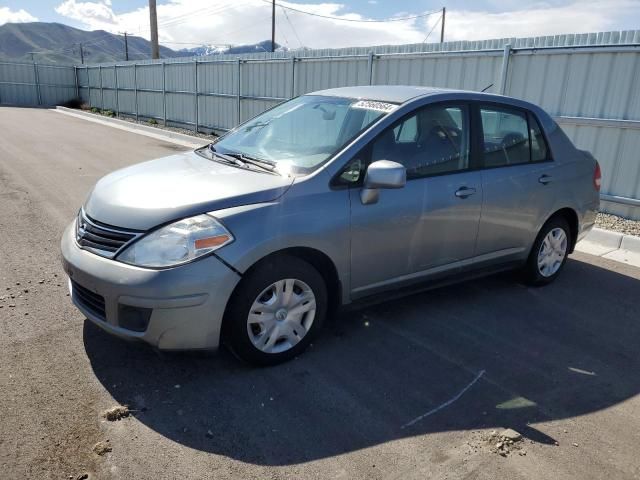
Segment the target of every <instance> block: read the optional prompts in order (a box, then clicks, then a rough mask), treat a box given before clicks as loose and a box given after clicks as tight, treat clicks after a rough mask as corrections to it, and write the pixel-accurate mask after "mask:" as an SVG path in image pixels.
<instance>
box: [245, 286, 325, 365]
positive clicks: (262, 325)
mask: <svg viewBox="0 0 640 480" xmlns="http://www.w3.org/2000/svg"><path fill="white" fill-rule="evenodd" d="M315 316H316V297H315V295H314V293H313V290H311V287H309V285H307V284H306V283H305V282H303V281H302V280H298V279H295V278H286V279H283V280H279V281H277V282H274V283H272V284H271V285H269V286H268V287H267V288H265V289H264V290H263V291H262V292H261V293H260V295H258V296H257V298H256V299H255V300H254V302H253V304H252V305H251V309H250V310H249V315H248V317H247V333H248V334H249V339H250V340H251V343H253V345H254V347H256V348H257V349H258V350H260V351H262V352H264V353H282V352H286V351H287V350H290V349H291V348H293V347H294V346H295V345H297V344H298V343H299V342H300V341H301V340H302V339H303V338H304V337H305V336H306V335H307V333H308V332H309V330H310V329H311V325H312V324H313V320H314V319H315Z"/></svg>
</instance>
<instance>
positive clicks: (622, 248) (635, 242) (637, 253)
mask: <svg viewBox="0 0 640 480" xmlns="http://www.w3.org/2000/svg"><path fill="white" fill-rule="evenodd" d="M576 251H578V252H582V253H588V254H590V255H595V256H597V257H603V258H608V259H610V260H615V261H617V262H622V263H626V264H629V265H633V266H635V267H640V237H636V236H634V235H624V234H622V233H618V232H612V231H609V230H604V229H602V228H594V229H593V230H592V231H591V232H589V234H588V235H587V236H586V237H585V238H584V239H583V240H582V241H581V242H579V243H578V244H577V245H576Z"/></svg>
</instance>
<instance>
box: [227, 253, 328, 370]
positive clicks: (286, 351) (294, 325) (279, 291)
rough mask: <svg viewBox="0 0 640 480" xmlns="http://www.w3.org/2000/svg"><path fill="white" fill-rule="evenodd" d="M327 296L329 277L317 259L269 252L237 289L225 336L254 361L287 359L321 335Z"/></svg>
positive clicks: (244, 357)
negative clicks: (316, 263) (326, 278)
mask: <svg viewBox="0 0 640 480" xmlns="http://www.w3.org/2000/svg"><path fill="white" fill-rule="evenodd" d="M327 300H328V298H327V286H326V284H325V281H324V279H323V277H322V275H321V274H320V273H319V272H318V271H317V270H316V269H315V268H314V267H313V266H312V265H310V264H309V263H307V262H305V261H304V260H301V259H300V258H297V257H293V256H290V255H278V256H275V257H273V258H269V259H267V260H264V261H263V262H262V263H260V264H258V265H257V266H256V267H255V268H254V269H253V270H251V271H250V272H249V274H248V275H246V276H245V277H244V278H243V279H242V281H241V282H240V284H239V285H238V288H237V289H236V291H235V292H234V294H233V296H232V298H231V300H230V302H229V306H228V307H227V311H226V314H225V318H224V323H223V341H224V343H225V344H226V345H227V346H228V347H229V348H230V350H231V351H232V352H233V353H234V354H235V355H236V356H237V357H238V358H240V359H241V360H244V361H246V362H248V363H251V364H253V365H260V366H266V365H276V364H278V363H282V362H285V361H287V360H290V359H291V358H293V357H295V356H297V355H299V354H300V353H302V352H303V351H304V350H305V349H306V348H307V347H308V346H309V344H310V343H311V341H312V340H313V339H314V338H315V336H316V335H317V333H318V331H319V330H320V329H321V327H322V324H323V323H324V320H325V316H326V313H327V305H328V301H327ZM313 304H315V308H314V305H313ZM261 317H264V319H263V318H261Z"/></svg>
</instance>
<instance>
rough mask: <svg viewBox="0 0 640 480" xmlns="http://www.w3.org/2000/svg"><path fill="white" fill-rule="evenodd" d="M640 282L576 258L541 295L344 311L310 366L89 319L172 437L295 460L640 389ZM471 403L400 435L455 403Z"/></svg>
mask: <svg viewBox="0 0 640 480" xmlns="http://www.w3.org/2000/svg"><path fill="white" fill-rule="evenodd" d="M639 293H640V281H639V280H638V279H636V278H632V277H630V276H625V275H622V274H619V273H616V272H613V271H610V270H606V269H602V268H599V267H596V266H593V265H590V264H588V263H584V262H581V261H577V260H570V261H569V262H568V263H567V265H566V270H565V271H564V272H563V275H562V276H561V277H560V278H559V279H558V280H557V281H556V282H555V283H554V284H553V285H550V286H547V287H545V288H539V289H533V288H527V287H525V286H523V285H521V284H518V283H517V282H516V281H515V280H514V279H513V276H512V275H500V276H495V277H489V278H485V279H481V280H477V281H473V282H468V283H464V284H459V285H455V286H450V287H446V288H442V289H439V290H434V291H430V292H427V293H423V294H419V295H414V296H411V297H408V298H404V299H400V300H396V301H393V302H390V303H386V304H382V305H377V306H375V307H370V308H367V309H364V310H360V311H356V312H351V313H349V314H346V315H343V317H344V318H341V319H339V320H340V321H336V322H333V324H332V325H330V326H329V327H328V328H327V329H326V331H325V332H324V334H323V335H321V338H320V339H319V341H318V342H317V344H315V345H313V346H312V347H311V348H310V349H309V350H308V351H307V352H306V353H305V354H304V355H303V356H301V357H300V358H298V359H296V360H294V361H292V362H290V363H288V364H285V365H281V366H278V367H273V368H263V369H253V368H250V367H247V366H244V365H241V364H240V363H239V362H237V361H236V360H235V359H234V358H233V357H231V355H229V354H228V353H227V352H226V351H222V352H220V353H219V354H217V355H214V356H210V357H201V356H196V355H186V354H180V355H178V354H172V355H159V354H157V353H155V352H154V351H152V350H151V349H149V348H146V347H143V346H138V345H135V344H130V343H126V342H122V341H121V340H118V339H115V338H112V337H110V336H109V335H107V334H106V333H103V332H102V331H101V330H99V329H98V328H97V327H95V326H93V325H92V324H91V323H90V322H88V321H86V322H85V328H84V343H85V348H86V351H87V355H88V356H89V359H90V362H91V365H92V367H93V369H94V371H95V374H96V376H97V378H98V379H99V381H100V382H101V383H102V384H103V385H104V387H105V388H106V389H107V390H108V391H109V392H110V393H111V395H113V397H114V398H115V399H116V400H117V401H118V402H120V403H122V404H129V405H131V406H132V408H135V409H137V410H138V411H137V413H136V414H135V415H136V418H137V419H138V420H139V421H141V422H142V423H144V424H145V425H147V426H148V427H149V428H152V429H154V430H155V431H157V432H159V433H161V434H162V435H164V436H166V437H168V438H170V439H171V440H173V441H175V442H178V443H180V444H183V445H186V446H188V447H191V448H195V449H198V450H202V451H207V452H214V453H216V454H220V455H226V456H228V457H231V458H234V459H237V460H241V461H244V462H250V463H254V464H261V465H288V464H293V463H301V462H306V461H310V460H314V459H319V458H325V457H329V456H334V455H338V454H341V453H347V452H351V451H354V450H358V449H362V448H366V447H370V446H374V445H377V444H380V443H384V442H389V441H392V440H394V439H398V438H403V437H409V436H415V435H423V434H427V433H431V432H438V431H444V430H465V429H477V428H483V427H512V428H515V429H516V430H518V431H520V432H521V433H523V434H524V435H526V436H528V437H529V438H530V439H532V440H534V441H538V442H543V443H553V441H554V439H553V438H550V437H548V436H547V435H545V434H544V433H542V432H539V431H537V430H535V429H534V428H533V427H530V426H528V424H529V423H530V422H536V421H541V420H552V419H562V418H566V417H574V416H577V415H582V414H587V413H590V412H594V411H597V410H600V409H603V408H606V407H610V406H612V405H615V404H617V403H618V402H621V401H623V400H625V399H627V398H630V397H632V396H634V395H636V394H637V393H638V392H639V391H640V388H639V387H640V377H639V376H638V375H637V372H638V371H640V349H638V344H637V339H638V338H640V322H638V316H637V305H636V302H637V299H638V296H639ZM482 370H484V371H485V373H484V375H483V376H482V377H481V378H480V379H479V380H478V381H477V382H476V383H475V384H474V385H473V386H471V387H470V388H469V389H468V391H466V392H465V393H464V394H463V395H462V396H460V398H459V399H458V400H457V401H455V402H454V403H451V404H450V405H448V406H446V407H445V408H443V409H441V410H439V411H437V412H436V413H434V414H432V415H430V416H427V417H425V418H423V419H422V420H420V421H417V422H416V423H414V424H413V425H411V426H407V427H405V428H403V426H404V425H406V424H407V423H409V422H411V421H412V420H413V419H415V418H416V417H419V416H420V415H423V414H425V413H426V412H429V411H430V410H432V409H434V408H436V407H438V406H440V405H442V404H444V403H446V402H447V401H449V400H450V399H452V398H453V397H455V396H456V395H458V394H459V392H461V391H462V390H463V389H464V388H465V387H466V386H467V385H469V384H470V383H471V382H472V381H473V379H474V378H475V377H476V376H478V374H479V372H481V371H482Z"/></svg>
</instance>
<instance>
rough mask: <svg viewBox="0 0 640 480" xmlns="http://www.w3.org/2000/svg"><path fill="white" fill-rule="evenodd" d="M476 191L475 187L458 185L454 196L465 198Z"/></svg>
mask: <svg viewBox="0 0 640 480" xmlns="http://www.w3.org/2000/svg"><path fill="white" fill-rule="evenodd" d="M475 193H476V189H475V188H469V187H460V188H459V189H458V190H456V193H455V195H456V197H458V198H467V197H470V196H471V195H473V194H475Z"/></svg>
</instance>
